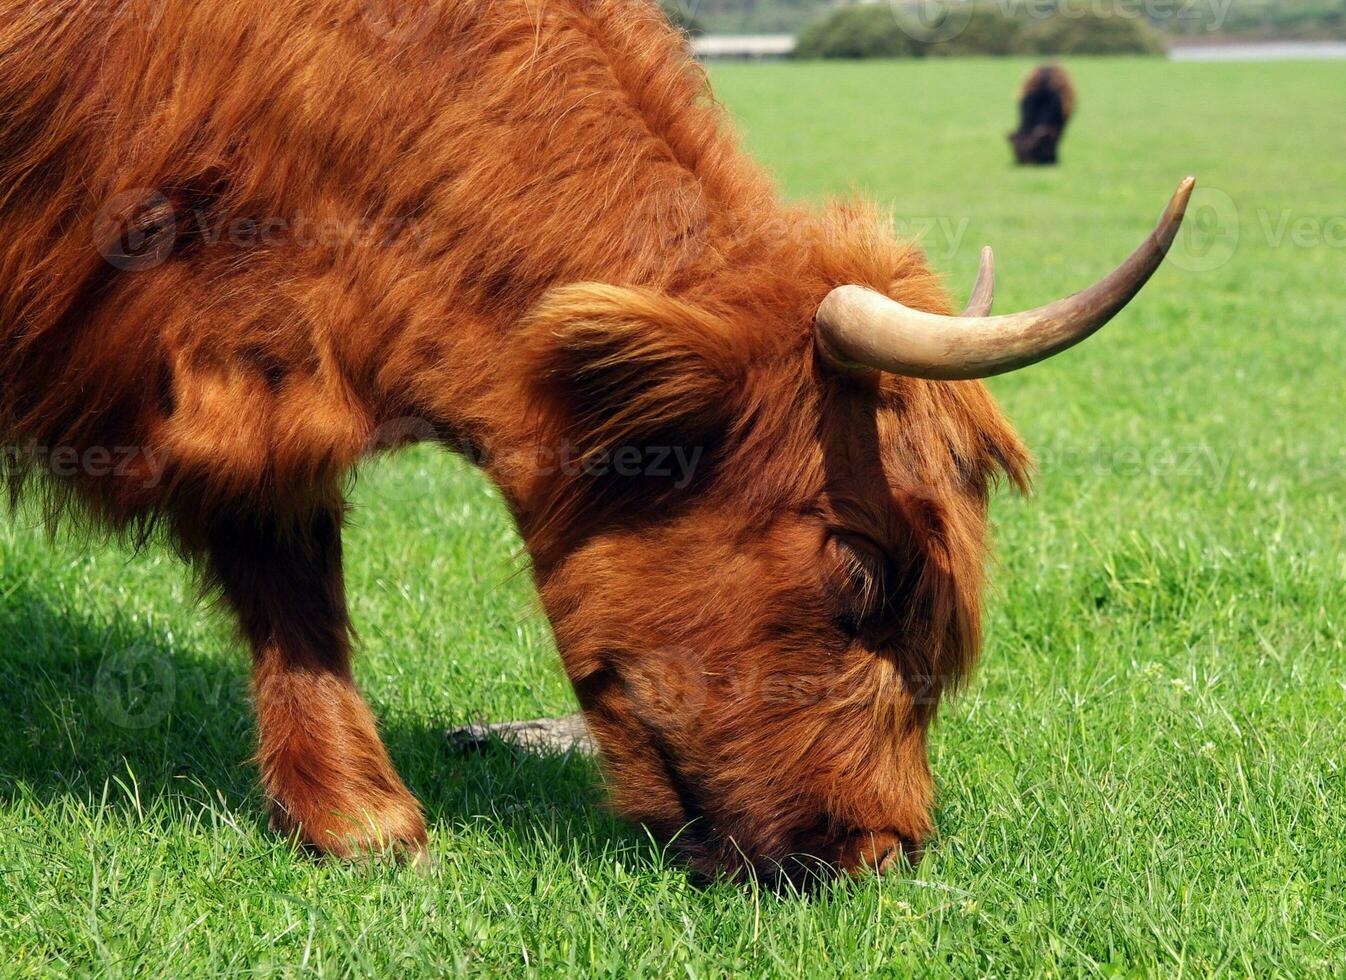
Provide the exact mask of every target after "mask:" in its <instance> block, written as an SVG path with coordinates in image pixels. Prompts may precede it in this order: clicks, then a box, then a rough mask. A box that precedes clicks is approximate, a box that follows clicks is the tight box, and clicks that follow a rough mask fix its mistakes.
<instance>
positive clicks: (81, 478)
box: [0, 0, 1190, 873]
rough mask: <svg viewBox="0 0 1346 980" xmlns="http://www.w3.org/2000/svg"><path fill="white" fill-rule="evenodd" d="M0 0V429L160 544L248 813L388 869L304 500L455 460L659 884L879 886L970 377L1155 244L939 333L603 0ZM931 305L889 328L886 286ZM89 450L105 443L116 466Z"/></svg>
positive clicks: (965, 593)
mask: <svg viewBox="0 0 1346 980" xmlns="http://www.w3.org/2000/svg"><path fill="white" fill-rule="evenodd" d="M399 9H400V12H401V15H402V19H401V20H397V19H394V18H392V17H391V16H390V15H388V14H387V11H386V10H385V9H383V8H382V7H380V6H379V5H378V4H376V3H375V0H363V2H361V0H214V2H211V3H196V2H191V0H51V2H45V3H31V2H28V0H5V2H4V3H3V7H2V8H0V229H3V241H0V425H2V426H3V431H4V432H5V434H6V436H7V439H8V441H9V442H10V443H11V444H12V445H14V446H17V447H21V448H20V449H19V450H18V451H16V452H15V453H13V454H11V458H10V462H11V464H12V472H11V474H10V476H11V479H12V485H13V486H14V487H15V488H16V490H17V488H18V487H19V485H20V484H21V483H22V482H24V478H25V477H26V476H31V475H40V476H41V477H42V479H41V480H40V485H41V486H44V487H46V488H47V489H48V491H49V500H50V504H51V508H52V512H53V516H59V514H60V513H64V512H68V511H70V510H71V509H72V505H74V507H73V510H74V511H75V512H76V513H79V514H82V515H85V517H86V519H89V520H92V521H94V522H96V524H97V525H98V526H100V527H104V528H108V529H113V530H122V531H127V532H130V533H133V534H135V535H137V536H144V535H146V534H149V533H151V532H152V531H154V530H155V529H156V528H157V529H161V530H162V531H163V533H164V534H165V535H167V536H168V538H169V539H170V540H172V541H173V542H175V543H176V545H177V546H178V547H179V548H180V550H181V551H182V552H183V553H184V555H186V556H187V557H188V558H189V559H190V560H191V561H193V562H194V563H196V564H197V566H198V567H199V568H200V569H201V571H202V574H203V576H204V577H205V578H206V580H207V581H208V582H209V583H210V584H211V585H212V586H213V587H215V588H216V589H218V590H219V592H220V593H221V594H222V596H223V598H224V599H225V600H226V602H227V603H228V605H229V606H230V607H232V609H233V610H234V612H236V614H237V616H238V620H239V622H240V623H241V626H242V632H243V635H244V637H245V638H246V640H247V642H248V643H249V644H250V645H251V648H252V654H253V660H254V695H255V700H256V706H257V714H258V730H259V740H260V749H259V753H258V759H259V763H260V767H261V773H262V781H263V784H264V785H265V788H266V791H267V793H268V794H269V796H270V798H271V799H272V800H273V801H274V818H275V823H276V824H277V825H278V826H279V827H280V828H282V829H284V830H285V831H286V832H288V833H292V834H294V835H296V836H298V837H299V838H300V839H302V840H303V841H304V842H307V844H309V845H311V846H313V847H315V848H317V849H319V850H321V851H325V852H330V853H333V854H337V855H343V856H345V855H353V854H356V853H359V852H362V851H365V850H366V849H368V848H371V847H373V848H383V847H389V848H391V849H393V850H395V851H397V852H400V853H403V854H411V855H420V854H421V853H423V849H424V847H425V845H426V828H425V823H424V821H423V818H422V814H421V809H420V806H419V805H418V803H417V801H416V800H415V798H414V797H413V796H412V794H411V793H410V792H408V790H407V789H406V787H405V786H404V785H403V783H402V781H401V779H399V777H398V775H397V773H396V771H395V770H394V768H393V765H392V763H391V762H390V760H389V758H388V755H387V753H386V751H385V750H384V747H383V745H382V744H381V742H380V740H379V736H378V733H377V730H376V727H375V722H374V719H373V717H372V715H371V713H370V711H369V709H368V707H367V706H366V704H365V702H364V700H363V699H362V697H361V695H360V692H359V691H358V689H357V687H356V684H355V681H354V679H353V676H352V672H351V665H350V640H349V630H348V620H347V611H346V602H345V598H344V594H343V586H342V561H341V527H342V516H343V511H344V507H345V504H344V494H343V488H344V484H345V481H346V480H347V478H348V477H349V475H350V473H351V472H352V468H353V467H354V466H356V464H357V463H358V462H359V461H360V460H361V459H362V458H364V457H366V456H367V455H368V454H370V453H371V452H372V451H375V450H378V449H382V448H388V447H389V446H392V445H395V444H399V443H402V442H406V441H410V440H413V439H430V438H433V439H437V440H439V441H441V442H443V443H445V444H448V445H451V446H453V447H455V448H459V449H464V450H466V451H468V452H470V453H471V455H472V457H473V459H475V460H476V461H477V462H479V463H480V465H481V466H482V467H483V468H484V469H485V471H486V472H487V473H488V474H489V476H490V477H491V479H493V480H494V481H495V482H496V483H497V484H498V485H499V487H500V488H501V490H502V492H503V494H504V497H505V499H506V500H507V501H508V503H509V506H510V507H511V509H512V511H513V513H514V515H515V517H516V519H517V523H518V527H519V531H520V533H521V534H522V536H523V539H524V541H525V542H526V544H527V547H528V551H529V554H530V556H531V559H532V568H533V573H534V575H535V577H536V582H537V586H538V590H539V592H540V595H541V598H542V603H543V605H544V606H545V609H546V612H547V615H548V616H549V617H550V620H551V623H552V625H553V627H554V630H555V636H556V641H557V645H558V647H559V648H560V651H561V655H562V657H563V658H564V661H565V666H566V669H567V671H568V673H569V676H570V678H571V680H572V681H573V683H574V688H575V691H576V693H577V694H578V697H579V700H580V703H581V706H582V707H583V709H584V711H585V713H586V717H587V719H588V721H589V725H590V727H591V729H592V730H593V733H594V735H595V737H596V739H597V741H598V743H599V744H600V746H601V748H602V753H603V759H604V763H605V765H606V768H607V771H608V773H609V774H610V780H611V784H612V794H613V797H614V799H615V802H616V805H617V806H618V807H619V808H620V810H621V811H622V812H623V813H625V814H627V815H629V816H630V817H632V818H634V819H636V820H640V821H644V822H645V823H647V824H648V825H649V826H650V827H652V828H653V829H654V830H655V831H656V832H657V833H659V834H661V835H663V836H664V837H665V838H672V837H675V836H676V837H677V838H678V840H679V843H680V845H681V847H682V848H683V849H684V851H685V852H686V853H687V855H688V856H689V857H690V858H691V860H692V861H693V862H694V863H695V864H696V865H697V866H699V867H702V868H706V869H718V870H724V871H727V872H729V873H734V872H736V871H742V870H743V869H745V868H759V869H763V870H771V869H773V868H775V867H776V866H777V863H778V862H783V861H784V860H785V859H786V858H787V857H788V856H790V855H794V854H806V855H812V856H815V857H816V858H818V859H821V860H823V861H826V862H830V863H831V864H833V865H836V866H840V867H842V868H847V869H859V868H862V867H864V866H870V865H878V866H883V865H885V864H886V863H888V862H890V861H891V859H892V858H893V856H895V855H898V854H900V853H901V852H902V851H903V849H907V850H912V849H915V848H916V847H917V846H918V845H919V844H920V842H921V841H922V840H923V839H924V838H925V837H926V835H927V834H928V833H929V831H930V828H931V822H930V805H931V777H930V773H929V770H928V768H927V762H926V728H927V725H928V723H929V721H930V720H931V716H932V715H933V714H934V711H935V707H936V704H937V702H938V700H939V698H940V695H941V693H942V692H943V691H945V690H946V689H947V688H948V687H949V686H950V685H951V684H954V683H955V682H957V680H958V679H959V678H961V677H962V676H964V674H965V672H966V671H967V669H968V668H969V666H970V665H971V664H972V662H973V659H974V658H975V656H976V653H977V649H978V642H979V612H978V604H979V595H980V591H981V585H982V566H983V557H984V556H983V550H984V539H985V536H986V505H987V494H988V492H989V490H990V488H991V486H992V484H993V483H994V482H995V480H996V478H997V475H998V474H1004V475H1007V476H1008V478H1009V480H1010V481H1011V482H1013V483H1014V484H1016V485H1018V486H1023V485H1024V484H1025V482H1026V479H1027V477H1026V475H1025V473H1026V470H1027V467H1028V462H1027V457H1026V455H1025V452H1024V449H1023V448H1022V447H1021V446H1020V444H1019V441H1018V439H1017V438H1016V437H1015V435H1014V432H1013V431H1012V429H1011V428H1010V426H1009V425H1008V424H1007V423H1006V422H1005V420H1004V419H1003V418H1002V417H1001V415H1000V413H999V411H998V410H997V409H996V407H995V405H994V404H993V402H992V400H991V398H990V397H989V396H988V394H987V392H986V390H985V389H984V388H983V387H982V385H981V384H979V383H977V382H976V381H974V380H956V379H972V378H977V377H984V376H987V375H990V374H994V373H996V372H999V371H1005V370H1009V369H1012V368H1014V367H1018V366H1022V365H1025V364H1028V363H1031V362H1033V361H1035V360H1038V359H1041V358H1043V357H1046V356H1048V355H1050V354H1052V353H1055V352H1056V351H1058V350H1061V349H1064V348H1065V347H1067V346H1070V345H1071V344H1073V343H1075V342H1077V341H1078V340H1080V339H1082V338H1083V337H1084V336H1086V335H1087V334H1089V333H1090V332H1092V331H1093V330H1095V329H1097V328H1098V327H1099V326H1100V325H1101V324H1102V323H1103V322H1104V321H1106V320H1107V319H1108V318H1109V317H1110V316H1112V315H1113V314H1114V313H1116V312H1117V311H1118V310H1119V309H1120V308H1121V307H1122V306H1123V305H1125V303H1126V302H1127V300H1129V299H1130V297H1131V296H1132V295H1133V294H1134V293H1135V292H1136V290H1138V289H1139V288H1140V286H1141V285H1142V284H1143V282H1144V281H1145V279H1146V278H1147V277H1148V276H1149V274H1150V273H1151V272H1152V271H1153V270H1154V268H1155V267H1156V266H1157V265H1158V263H1159V261H1160V259H1161V258H1162V255H1163V252H1164V251H1165V249H1166V248H1167V246H1168V244H1169V242H1170V241H1171V237H1172V234H1173V232H1174V231H1175V229H1176V225H1177V222H1178V220H1179V219H1180V216H1181V212H1182V209H1183V205H1184V202H1185V197H1186V193H1187V191H1188V190H1189V189H1190V184H1184V186H1183V188H1182V190H1181V191H1180V193H1179V195H1178V197H1177V198H1176V199H1175V202H1174V203H1173V205H1171V207H1170V210H1169V211H1168V212H1167V214H1166V215H1165V217H1164V219H1163V222H1162V224H1161V225H1160V228H1159V229H1158V230H1157V232H1156V234H1155V235H1154V236H1152V237H1151V238H1150V239H1149V240H1148V241H1147V242H1146V244H1145V245H1144V246H1142V248H1141V250H1140V251H1139V252H1138V253H1137V254H1136V256H1134V257H1133V258H1132V259H1131V260H1130V261H1129V262H1128V264H1127V265H1125V266H1123V267H1122V268H1121V269H1120V270H1118V272H1117V273H1115V274H1114V275H1113V276H1111V277H1109V278H1108V279H1107V280H1105V281H1104V282H1102V283H1100V284H1099V285H1098V286H1095V287H1092V288H1091V289H1090V290H1088V291H1086V292H1085V293H1082V294H1080V295H1078V296H1076V297H1074V298H1072V299H1070V300H1065V301H1062V302H1060V303H1056V304H1053V305H1051V306H1049V307H1046V308H1044V309H1042V310H1037V311H1033V312H1030V313H1026V314H1018V315H1012V316H1005V317H995V318H988V317H986V316H985V315H984V314H985V313H986V311H987V309H988V307H989V300H990V297H989V277H985V278H984V279H983V281H982V283H981V285H980V286H979V287H978V290H977V294H976V296H975V298H974V302H973V306H974V309H973V310H972V311H971V312H970V313H969V314H968V315H966V316H964V317H954V316H949V315H947V314H948V301H947V298H946V296H945V294H944V292H943V291H942V290H941V288H940V286H939V284H938V281H937V279H936V277H935V276H934V274H932V273H931V272H930V270H929V269H928V268H927V266H926V264H925V261H924V259H923V257H922V256H921V254H920V253H919V252H918V251H917V250H916V249H915V248H913V247H912V246H910V245H906V244H902V243H901V242H898V241H896V240H895V239H894V238H892V237H891V236H890V233H889V232H888V231H887V230H886V223H885V222H883V221H881V220H880V219H879V216H878V215H877V213H876V212H875V211H874V210H873V209H871V208H868V207H865V206H862V205H856V204H840V205H835V206H832V207H830V208H828V209H827V210H824V211H821V212H814V211H811V210H807V209H804V208H796V207H789V206H786V205H784V204H782V203H781V202H780V200H779V199H778V197H777V196H776V194H775V192H774V191H773V189H772V186H771V184H770V183H769V182H768V180H767V179H766V178H765V177H764V176H763V174H762V173H761V171H760V170H759V169H758V168H757V167H756V166H754V165H753V164H752V163H751V162H750V161H749V160H747V159H745V158H744V156H742V155H741V154H740V153H739V151H738V150H737V149H736V148H735V145H734V142H733V140H732V139H731V137H730V136H729V135H727V134H726V127H725V125H724V123H723V119H722V113H721V111H720V109H719V108H718V107H717V106H716V105H715V104H714V103H713V102H712V101H711V100H710V98H709V97H708V93H707V90H706V84H705V79H704V77H703V76H702V74H701V72H700V71H698V70H697V69H696V68H695V67H694V66H693V65H692V64H690V63H689V62H688V60H687V57H686V55H685V53H684V51H683V46H682V41H681V38H680V36H679V35H678V34H677V33H676V32H674V31H672V30H670V29H669V28H668V26H667V25H666V24H665V22H664V21H663V19H662V18H661V17H660V15H659V13H658V11H657V10H656V9H655V8H654V7H653V6H648V7H647V6H646V5H644V4H643V3H639V2H636V0H494V2H491V3H476V2H471V0H425V2H424V3H423V4H420V5H415V4H410V5H408V4H403V5H402V6H401V7H400V8H399ZM918 311H930V312H918ZM133 447H134V448H133Z"/></svg>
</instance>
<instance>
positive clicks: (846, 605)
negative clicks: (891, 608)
mask: <svg viewBox="0 0 1346 980" xmlns="http://www.w3.org/2000/svg"><path fill="white" fill-rule="evenodd" d="M827 554H828V560H829V564H830V565H831V578H832V582H833V586H834V588H835V591H836V594H837V597H838V599H839V601H840V605H841V612H842V616H843V618H844V619H846V620H847V621H848V622H850V623H851V624H853V625H856V626H859V625H860V624H862V623H863V622H864V621H865V620H866V619H868V618H870V617H871V616H873V615H874V614H875V613H876V612H878V611H879V610H880V609H881V608H882V607H883V602H884V578H885V576H886V573H887V569H888V560H887V558H886V557H885V556H884V554H883V551H882V550H881V549H880V548H879V546H878V545H876V544H874V542H872V541H870V540H869V539H868V538H865V537H863V536H861V535H857V534H853V533H851V532H848V531H837V532H834V533H833V534H831V535H830V536H829V538H828V541H827Z"/></svg>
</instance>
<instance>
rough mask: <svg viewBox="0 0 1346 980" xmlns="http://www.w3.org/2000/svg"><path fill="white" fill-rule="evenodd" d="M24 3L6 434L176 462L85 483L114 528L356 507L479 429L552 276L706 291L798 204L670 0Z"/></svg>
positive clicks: (12, 108)
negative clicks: (730, 135)
mask: <svg viewBox="0 0 1346 980" xmlns="http://www.w3.org/2000/svg"><path fill="white" fill-rule="evenodd" d="M408 6H410V7H411V11H410V13H409V15H404V16H403V18H402V19H401V20H400V21H394V20H390V19H388V18H387V17H386V16H384V14H385V12H386V11H387V10H390V9H398V8H399V7H408ZM8 7H9V9H7V10H5V11H3V12H0V234H3V242H2V243H0V426H2V427H3V429H4V431H5V435H6V437H7V442H9V443H10V444H11V445H14V446H18V447H23V451H22V452H21V453H20V454H19V458H21V459H23V460H27V461H28V463H29V464H31V466H32V467H33V468H36V469H39V470H41V469H49V468H50V467H49V466H48V463H49V461H50V455H51V453H52V452H53V451H54V450H58V449H59V450H62V451H66V450H69V451H71V452H74V453H75V454H77V455H78V456H79V458H80V459H81V460H83V459H85V457H86V456H87V455H88V452H89V451H90V450H91V449H95V448H99V447H102V448H112V449H116V448H125V447H138V448H139V449H141V450H142V453H141V458H142V460H153V461H157V465H156V466H149V465H148V464H146V463H143V462H142V463H141V464H138V465H137V466H130V467H127V468H126V472H124V473H117V474H110V473H108V472H105V468H102V467H99V468H98V470H99V471H98V472H96V473H95V472H91V471H90V467H88V466H86V465H81V466H79V467H77V468H76V470H77V471H76V472H74V473H73V474H62V476H63V477H64V476H67V475H68V476H69V477H70V478H69V479H68V480H67V479H63V480H61V481H57V482H58V484H59V485H61V486H65V487H73V488H75V489H76V490H77V491H79V493H80V495H81V496H83V497H84V498H85V500H86V501H87V502H88V503H90V504H92V505H93V509H94V512H95V513H96V514H99V515H101V516H103V517H105V518H107V519H108V520H109V522H110V523H112V524H114V525H123V524H125V523H126V522H128V521H131V520H134V519H137V518H143V517H146V516H154V515H156V514H159V513H163V512H166V513H168V514H169V515H170V516H171V517H172V518H173V519H174V523H175V524H177V525H178V529H179V530H180V531H181V532H182V533H183V534H184V535H185V536H187V537H190V531H191V530H192V529H193V528H199V527H200V526H202V524H203V522H204V521H205V520H206V519H207V517H208V515H209V514H210V513H211V512H214V511H216V510H218V509H219V508H220V507H228V506H233V505H234V504H235V503H236V502H239V501H243V500H250V501H255V499H256V498H259V497H261V498H265V502H266V504H267V506H269V507H273V508H277V509H282V510H283V509H286V508H290V507H302V506H305V505H306V503H308V502H311V501H312V500H313V499H314V497H315V496H326V495H331V494H335V493H337V492H338V488H339V485H340V482H341V480H342V479H343V477H344V475H345V474H346V472H347V471H348V470H349V467H350V466H351V464H352V463H354V462H355V461H356V460H358V459H359V458H360V457H361V456H362V455H363V454H365V453H366V452H367V451H368V449H369V448H370V446H371V445H374V444H377V443H378V442H379V441H380V439H381V438H382V437H383V435H385V434H386V432H385V430H386V428H387V426H389V425H393V426H397V425H399V424H400V421H399V420H406V419H414V420H415V422H414V424H412V425H411V426H410V431H411V434H413V435H417V434H422V433H424V432H426V431H430V432H434V433H436V434H446V432H451V430H454V429H455V428H458V427H460V426H461V425H463V424H464V420H466V419H469V418H474V417H477V416H479V415H480V414H481V411H482V410H483V409H482V406H483V404H484V403H485V401H486V400H487V399H488V396H489V393H490V389H491V388H492V386H493V385H495V383H496V380H497V378H496V376H495V371H496V368H495V365H497V364H498V363H499V361H500V357H499V353H500V350H501V349H502V347H503V346H504V345H506V344H507V343H508V336H509V332H510V329H511V327H512V325H513V324H514V323H515V322H516V321H517V319H518V317H519V316H520V314H521V313H522V312H523V311H524V310H526V309H527V308H528V307H529V306H530V305H531V304H532V303H533V302H534V301H535V300H536V298H537V297H538V296H539V295H540V294H541V293H542V292H543V291H544V290H546V289H547V288H548V287H550V286H553V285H556V284H558V283H564V282H572V281H577V280H585V279H601V280H604V281H609V282H618V283H627V284H633V283H639V284H646V285H653V286H657V287H659V288H664V289H670V290H677V289H680V288H685V287H686V286H687V284H689V283H695V282H697V281H703V280H705V279H706V278H707V277H708V276H712V275H713V274H714V273H715V272H716V271H719V270H722V269H724V268H726V267H729V266H731V265H732V264H733V263H734V262H736V261H741V260H742V257H743V255H744V254H745V253H746V252H750V251H751V250H752V249H753V248H756V247H757V245H756V241H757V240H758V238H760V235H759V234H758V233H757V232H755V231H754V228H755V227H756V224H761V225H763V227H765V224H766V223H768V222H769V221H770V219H771V216H772V213H773V212H772V210H771V204H772V197H771V191H770V188H769V187H768V186H767V184H766V183H765V181H763V180H762V179H761V178H760V176H759V175H758V174H757V172H756V170H755V169H754V168H752V167H751V166H750V165H748V164H747V163H745V162H744V160H743V158H742V157H741V156H739V154H738V153H737V152H736V151H735V149H734V148H733V146H732V145H731V143H730V142H729V141H728V140H727V138H726V137H725V136H724V135H723V132H722V128H721V126H720V124H719V114H718V111H717V110H716V109H715V108H714V107H713V105H711V104H710V103H709V100H708V98H707V94H706V92H705V88H704V81H703V79H702V77H701V75H700V73H699V71H697V70H696V69H694V68H692V67H691V66H690V63H689V62H688V60H687V59H686V56H685V54H684V52H683V51H682V46H681V40H680V38H679V37H678V36H677V35H676V34H675V33H674V32H673V31H672V30H671V29H669V28H668V27H667V25H665V24H664V23H663V21H662V18H661V17H660V15H659V14H658V13H657V12H656V11H655V10H654V8H652V7H649V6H646V5H645V4H644V3H643V0H623V2H608V0H597V2H593V3H580V2H569V0H567V2H523V0H493V2H481V3H449V2H437V0H428V2H427V3H426V4H424V5H423V6H422V7H415V6H414V5H397V4H384V3H382V2H381V0H217V2H215V3H211V4H198V3H195V2H193V0H121V2H118V0H83V2H81V0H70V2H66V3H57V4H42V5H27V4H23V5H20V4H18V3H16V2H11V3H9V4H8ZM404 13H405V12H404ZM755 223H756V224H755ZM764 233H765V232H764ZM708 242H709V243H712V244H713V246H714V247H709V248H708V247H707V243H708ZM445 365H453V366H454V370H452V371H451V372H449V373H447V374H446V372H445ZM15 458H16V457H15V455H14V454H13V453H11V454H10V456H9V459H10V461H11V463H12V462H13V460H14V459H15ZM100 458H101V457H100ZM22 468H23V467H22V466H21V467H20V469H22ZM156 469H157V470H158V472H156Z"/></svg>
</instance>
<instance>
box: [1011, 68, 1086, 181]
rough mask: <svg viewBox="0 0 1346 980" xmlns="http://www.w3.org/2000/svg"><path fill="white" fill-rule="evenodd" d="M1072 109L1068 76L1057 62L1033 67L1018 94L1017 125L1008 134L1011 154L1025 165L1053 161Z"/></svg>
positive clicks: (1071, 91)
mask: <svg viewBox="0 0 1346 980" xmlns="http://www.w3.org/2000/svg"><path fill="white" fill-rule="evenodd" d="M1074 108H1075V88H1074V86H1072V85H1071V84H1070V76H1069V75H1067V74H1066V71H1065V69H1064V68H1061V67H1059V66H1057V65H1043V66H1042V67H1040V68H1035V69H1034V70H1033V73H1032V74H1031V75H1029V76H1028V77H1027V78H1026V79H1024V86H1023V90H1022V91H1021V92H1020V93H1019V128H1018V129H1017V130H1015V131H1014V132H1012V133H1010V136H1009V140H1010V145H1011V146H1013V147H1014V156H1015V159H1016V160H1018V162H1019V163H1024V164H1039V165H1045V164H1054V163H1056V150H1057V147H1058V146H1059V144H1060V142H1061V137H1062V136H1064V135H1065V132H1066V124H1067V123H1069V122H1070V114H1071V112H1073V111H1074Z"/></svg>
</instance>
